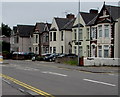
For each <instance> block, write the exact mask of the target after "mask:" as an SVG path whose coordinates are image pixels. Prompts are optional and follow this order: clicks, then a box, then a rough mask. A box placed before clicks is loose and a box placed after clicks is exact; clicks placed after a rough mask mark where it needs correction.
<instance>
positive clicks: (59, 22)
mask: <svg viewBox="0 0 120 97" xmlns="http://www.w3.org/2000/svg"><path fill="white" fill-rule="evenodd" d="M55 21H56V23H57V25H58V28H59V30H62V29H63V27H64V26H65V25H66V24H67V23H68V22H70V21H71V19H69V18H55Z"/></svg>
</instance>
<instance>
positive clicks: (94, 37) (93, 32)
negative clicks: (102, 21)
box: [91, 27, 96, 39]
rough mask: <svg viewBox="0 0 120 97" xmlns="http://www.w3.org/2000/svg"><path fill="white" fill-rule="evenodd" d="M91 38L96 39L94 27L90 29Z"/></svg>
mask: <svg viewBox="0 0 120 97" xmlns="http://www.w3.org/2000/svg"><path fill="white" fill-rule="evenodd" d="M91 36H92V39H96V27H92V33H91Z"/></svg>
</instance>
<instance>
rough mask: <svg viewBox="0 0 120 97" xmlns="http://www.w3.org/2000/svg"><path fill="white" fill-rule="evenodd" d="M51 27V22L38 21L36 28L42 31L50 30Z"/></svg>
mask: <svg viewBox="0 0 120 97" xmlns="http://www.w3.org/2000/svg"><path fill="white" fill-rule="evenodd" d="M50 27H51V24H50V23H36V26H35V30H38V31H39V33H42V32H44V31H49V29H50Z"/></svg>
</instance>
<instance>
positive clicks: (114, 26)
mask: <svg viewBox="0 0 120 97" xmlns="http://www.w3.org/2000/svg"><path fill="white" fill-rule="evenodd" d="M119 12H120V7H119V6H111V5H105V3H104V4H103V6H102V9H101V10H100V12H99V13H98V11H97V10H90V13H85V12H80V13H79V15H80V17H79V21H80V22H79V23H78V17H77V19H76V21H75V23H74V25H73V28H72V31H73V32H72V53H75V54H78V39H79V52H80V57H81V56H84V57H101V58H118V57H119V55H118V44H119V36H120V34H119V31H118V29H119V25H118V23H119V18H120V14H119ZM78 25H79V26H80V29H79V30H80V31H79V37H78Z"/></svg>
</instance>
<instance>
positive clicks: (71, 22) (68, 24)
mask: <svg viewBox="0 0 120 97" xmlns="http://www.w3.org/2000/svg"><path fill="white" fill-rule="evenodd" d="M75 19H76V18H74V19H71V20H70V21H69V22H68V23H67V24H65V25H64V26H63V27H62V28H61V29H62V30H72V27H73V24H74V22H75Z"/></svg>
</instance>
